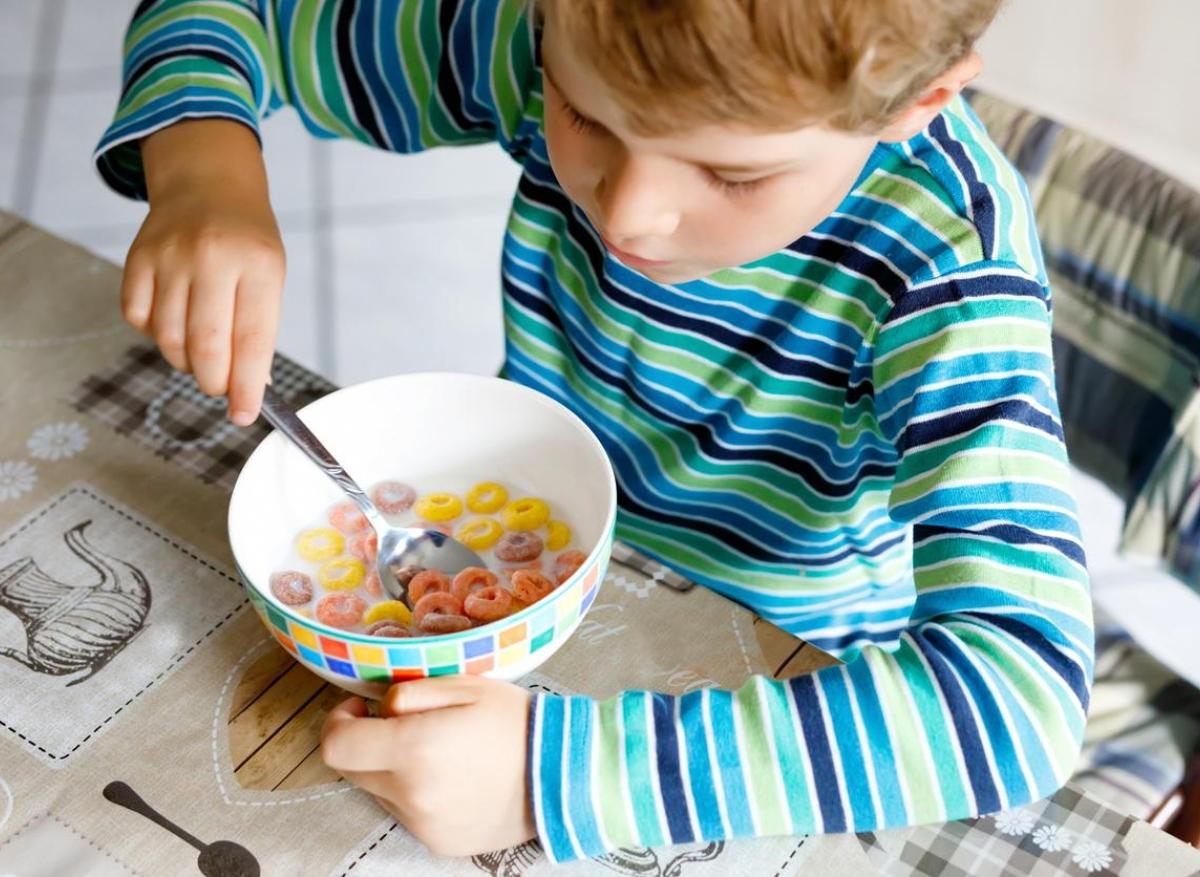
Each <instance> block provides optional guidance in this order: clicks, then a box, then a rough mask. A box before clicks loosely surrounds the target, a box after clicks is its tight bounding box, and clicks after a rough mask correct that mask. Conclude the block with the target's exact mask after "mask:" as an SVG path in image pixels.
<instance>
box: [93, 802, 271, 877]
mask: <svg viewBox="0 0 1200 877" xmlns="http://www.w3.org/2000/svg"><path fill="white" fill-rule="evenodd" d="M104 797H105V798H107V799H108V800H110V801H112V802H113V803H114V804H120V805H121V806H122V807H126V808H128V809H130V810H132V811H133V812H134V813H140V814H141V815H142V816H145V817H146V818H147V819H149V820H150V821H151V822H157V823H158V824H159V825H161V826H162V827H163V828H165V829H166V830H167V831H169V832H171V834H173V835H175V836H176V837H179V838H182V839H183V840H185V841H187V842H188V843H190V844H191V845H192V846H194V847H195V848H196V849H198V850H199V851H200V857H199V858H198V859H196V867H197V868H199V869H200V873H201V874H203V875H204V877H259V874H260V873H261V869H260V868H259V864H258V859H256V858H254V854H253V853H252V852H250V851H249V850H248V849H246V848H245V847H244V846H242V845H241V844H235V843H234V842H233V841H231V840H219V841H216V842H215V843H210V844H206V843H204V842H202V841H200V840H199V839H197V838H195V837H193V836H192V835H190V834H188V833H187V832H186V831H184V830H183V829H182V828H180V827H179V826H178V825H176V824H175V823H174V822H172V821H171V820H170V819H168V818H167V817H165V816H163V815H162V814H161V813H159V812H158V811H157V810H155V809H154V808H153V807H151V806H150V805H149V804H147V803H146V802H145V801H143V800H142V797H141V795H139V794H138V793H137V792H135V791H134V790H133V789H131V788H129V786H128V785H126V784H125V783H122V782H119V781H118V782H113V783H109V784H108V785H107V786H105V787H104Z"/></svg>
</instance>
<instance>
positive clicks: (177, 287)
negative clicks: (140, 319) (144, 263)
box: [150, 272, 189, 371]
mask: <svg viewBox="0 0 1200 877" xmlns="http://www.w3.org/2000/svg"><path fill="white" fill-rule="evenodd" d="M188 281H189V278H188V277H187V275H185V274H175V275H167V276H164V275H163V274H162V273H161V272H160V273H159V274H157V275H156V276H155V279H154V306H153V308H152V309H151V312H150V333H151V334H152V335H153V336H154V341H155V343H156V344H158V349H159V350H161V351H162V355H163V357H164V358H166V360H167V362H169V363H171V365H173V366H175V368H177V369H179V370H180V371H188V359H187V349H186V346H185V344H186V341H187V303H188Z"/></svg>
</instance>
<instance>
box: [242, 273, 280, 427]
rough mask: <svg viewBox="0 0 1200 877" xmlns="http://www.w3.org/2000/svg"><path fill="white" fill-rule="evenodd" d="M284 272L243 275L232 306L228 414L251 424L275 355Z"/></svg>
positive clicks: (243, 423)
mask: <svg viewBox="0 0 1200 877" xmlns="http://www.w3.org/2000/svg"><path fill="white" fill-rule="evenodd" d="M282 291H283V278H282V276H279V277H274V276H259V277H255V276H253V275H244V276H243V277H242V279H241V281H240V282H239V283H238V288H237V297H236V301H235V304H234V310H233V367H232V368H231V369H230V373H229V417H230V419H231V420H232V421H233V422H234V423H236V424H237V425H238V426H249V425H250V424H251V423H253V422H254V419H255V418H256V417H258V409H259V407H260V406H261V405H262V397H263V387H265V386H266V384H267V379H268V377H269V376H270V374H271V360H272V359H273V358H274V356H275V332H276V329H277V328H278V326H279V299H280V296H281V294H282Z"/></svg>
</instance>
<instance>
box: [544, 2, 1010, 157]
mask: <svg viewBox="0 0 1200 877" xmlns="http://www.w3.org/2000/svg"><path fill="white" fill-rule="evenodd" d="M535 2H536V3H537V6H538V7H539V10H540V11H541V13H542V14H543V15H547V16H550V17H552V18H553V23H554V26H555V28H556V30H557V31H558V32H559V33H561V34H562V35H563V36H564V37H565V38H566V40H567V41H568V42H569V44H570V47H571V51H573V52H577V53H579V54H580V55H581V56H582V57H583V58H584V60H586V61H587V62H588V63H589V64H590V66H591V67H592V68H593V69H594V70H595V71H596V72H597V73H598V75H599V76H600V77H601V78H602V79H603V80H604V82H605V84H606V85H607V86H608V87H609V88H610V89H611V90H612V91H613V92H614V97H615V98H616V100H617V101H618V103H619V104H620V105H621V108H622V109H623V110H624V111H625V113H626V121H627V122H628V124H629V125H630V127H631V128H632V129H633V130H634V131H635V132H637V133H639V134H642V135H645V136H655V135H662V134H668V133H674V132H678V131H680V130H686V129H687V128H691V127H697V126H700V125H704V124H720V123H730V122H732V123H742V124H746V125H748V126H752V127H754V128H757V129H761V130H788V129H793V128H798V127H802V126H804V125H809V124H824V125H827V126H829V127H832V128H836V129H839V130H844V131H853V132H859V133H874V132H876V131H878V130H879V129H881V128H883V127H884V126H885V125H887V124H888V123H889V122H890V121H892V119H893V118H894V117H895V116H896V115H898V114H899V113H900V112H901V111H902V110H903V109H904V108H905V107H907V106H908V105H909V104H910V103H911V102H912V101H914V100H916V99H917V97H918V96H919V95H920V94H921V92H922V90H923V89H924V88H925V87H926V86H928V85H929V83H930V82H932V81H933V79H934V78H936V77H937V76H938V75H940V74H941V73H943V72H945V71H946V70H947V69H949V68H950V67H951V66H953V65H954V64H955V63H956V62H958V61H959V60H961V59H962V58H964V57H965V56H966V55H967V54H968V53H969V52H970V51H971V49H972V47H973V46H974V44H975V41H976V40H977V39H978V38H979V36H980V35H981V34H982V33H983V31H984V30H985V29H986V28H987V26H988V24H989V23H990V22H991V20H992V18H993V17H994V16H995V14H996V10H997V9H998V7H999V5H1000V2H1001V0H535Z"/></svg>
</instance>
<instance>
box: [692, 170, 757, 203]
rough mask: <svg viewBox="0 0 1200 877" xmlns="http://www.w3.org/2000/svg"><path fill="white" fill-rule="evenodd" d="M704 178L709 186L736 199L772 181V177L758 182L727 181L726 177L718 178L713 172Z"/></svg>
mask: <svg viewBox="0 0 1200 877" xmlns="http://www.w3.org/2000/svg"><path fill="white" fill-rule="evenodd" d="M704 178H705V179H706V180H708V184H709V185H710V186H712V187H713V188H714V189H717V190H718V191H720V192H721V193H723V194H725V195H732V196H735V197H736V196H738V195H749V194H751V193H752V192H754V191H755V190H756V189H758V188H759V187H760V186H761V185H762V184H763V183H765V182H766V181H767V180H769V179H770V177H759V178H758V179H757V180H727V179H725V178H724V177H720V176H717V175H716V174H714V173H712V172H708V173H706V174H705V175H704Z"/></svg>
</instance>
